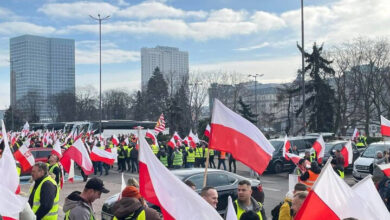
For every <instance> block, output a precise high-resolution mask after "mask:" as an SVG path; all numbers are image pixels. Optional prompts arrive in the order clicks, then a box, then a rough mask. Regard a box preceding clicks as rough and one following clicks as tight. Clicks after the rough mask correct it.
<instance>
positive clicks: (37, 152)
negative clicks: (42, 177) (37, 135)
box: [20, 147, 53, 176]
mask: <svg viewBox="0 0 390 220" xmlns="http://www.w3.org/2000/svg"><path fill="white" fill-rule="evenodd" d="M29 149H30V152H31V154H32V155H33V156H34V159H35V163H37V162H43V163H47V162H48V159H49V156H50V155H51V152H52V150H53V149H52V148H45V147H37V148H29ZM31 170H32V168H31V169H28V170H26V171H24V172H23V171H21V173H20V175H21V176H27V175H31Z"/></svg>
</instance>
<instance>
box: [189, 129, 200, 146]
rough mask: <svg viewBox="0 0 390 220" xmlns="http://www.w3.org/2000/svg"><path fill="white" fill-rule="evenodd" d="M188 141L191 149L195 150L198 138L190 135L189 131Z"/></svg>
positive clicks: (192, 134)
mask: <svg viewBox="0 0 390 220" xmlns="http://www.w3.org/2000/svg"><path fill="white" fill-rule="evenodd" d="M188 140H189V142H190V145H191V147H193V148H195V147H196V144H198V143H199V138H198V136H197V135H196V134H194V133H192V130H190V134H189V135H188Z"/></svg>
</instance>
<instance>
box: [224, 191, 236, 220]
mask: <svg viewBox="0 0 390 220" xmlns="http://www.w3.org/2000/svg"><path fill="white" fill-rule="evenodd" d="M225 220H237V214H236V210H235V209H234V206H233V201H232V197H230V196H229V197H228V206H227V210H226V217H225Z"/></svg>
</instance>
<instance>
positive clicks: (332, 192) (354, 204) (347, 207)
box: [294, 159, 377, 220]
mask: <svg viewBox="0 0 390 220" xmlns="http://www.w3.org/2000/svg"><path fill="white" fill-rule="evenodd" d="M330 161H331V159H330V160H329V161H328V162H327V163H326V165H325V167H324V168H323V169H322V171H321V174H320V176H319V177H318V179H317V181H316V183H315V184H314V186H313V188H312V190H311V191H310V192H309V194H308V196H307V198H306V199H305V201H304V202H303V204H302V206H301V208H300V210H299V211H298V213H297V214H296V216H295V217H294V220H312V219H316V220H342V219H344V218H350V217H353V218H357V219H365V220H374V219H377V218H376V217H375V216H376V215H375V213H373V212H371V211H370V210H369V209H368V206H367V205H366V203H365V202H364V200H361V199H360V198H359V197H358V196H357V195H356V193H355V192H354V191H353V190H352V189H351V188H350V187H349V186H348V184H347V183H346V182H345V181H344V180H343V179H341V178H340V177H339V176H338V175H337V174H336V172H335V171H334V170H333V168H332V166H331V164H330Z"/></svg>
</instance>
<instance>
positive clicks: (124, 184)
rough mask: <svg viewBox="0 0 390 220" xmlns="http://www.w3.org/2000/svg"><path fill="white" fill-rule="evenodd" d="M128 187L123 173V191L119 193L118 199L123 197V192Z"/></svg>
mask: <svg viewBox="0 0 390 220" xmlns="http://www.w3.org/2000/svg"><path fill="white" fill-rule="evenodd" d="M125 188H126V182H125V177H124V175H123V173H122V183H121V192H120V193H119V197H118V201H119V200H121V199H122V192H123V190H125Z"/></svg>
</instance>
